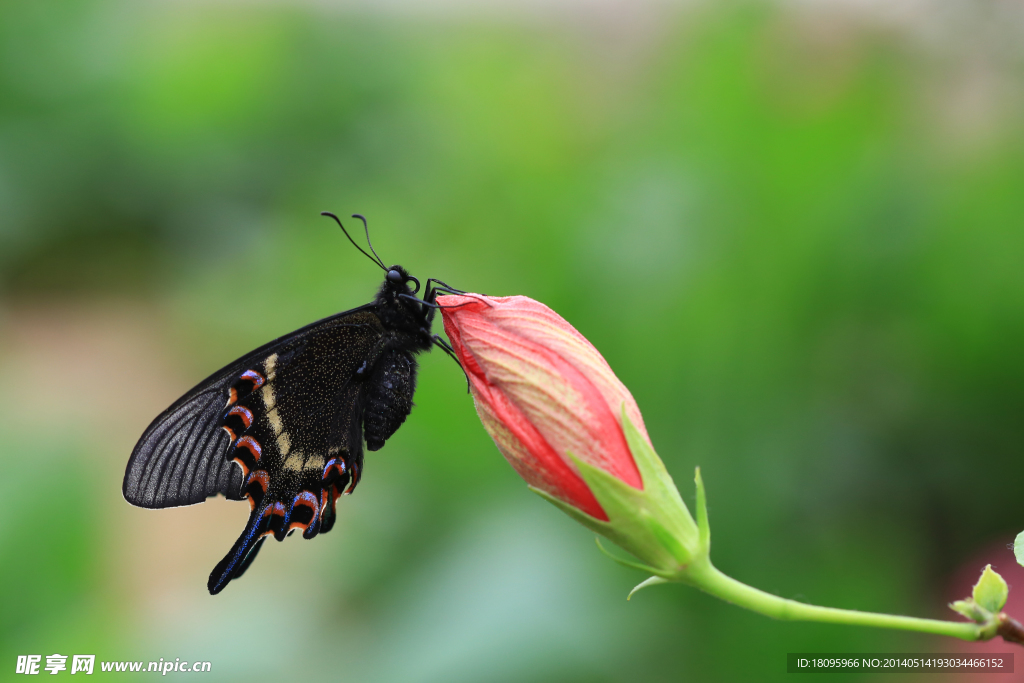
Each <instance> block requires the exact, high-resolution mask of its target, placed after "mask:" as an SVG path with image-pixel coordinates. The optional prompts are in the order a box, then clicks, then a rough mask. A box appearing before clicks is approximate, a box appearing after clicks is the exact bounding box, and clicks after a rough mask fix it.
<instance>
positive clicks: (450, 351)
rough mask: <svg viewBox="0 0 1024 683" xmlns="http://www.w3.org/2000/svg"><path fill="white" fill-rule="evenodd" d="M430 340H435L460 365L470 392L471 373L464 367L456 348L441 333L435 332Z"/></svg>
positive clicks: (467, 391)
mask: <svg viewBox="0 0 1024 683" xmlns="http://www.w3.org/2000/svg"><path fill="white" fill-rule="evenodd" d="M430 340H431V341H432V342H434V344H435V345H437V347H438V348H439V349H441V350H442V351H444V352H445V353H446V354H448V357H449V358H451V359H452V360H453V361H455V364H456V365H458V366H459V370H462V374H463V375H465V376H466V393H467V394H468V393H470V384H469V374H467V373H466V368H464V367H462V362H461V361H460V360H459V357H458V356H456V355H455V349H453V348H452V347H451V344H449V343H448V342H446V341H445V340H444V339H441V335H438V334H435V335H434V336H433V337H431V338H430Z"/></svg>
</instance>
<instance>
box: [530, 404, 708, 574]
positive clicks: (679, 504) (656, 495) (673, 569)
mask: <svg viewBox="0 0 1024 683" xmlns="http://www.w3.org/2000/svg"><path fill="white" fill-rule="evenodd" d="M622 429H623V434H624V435H625V437H626V443H627V445H628V446H629V448H630V452H631V454H632V456H633V461H634V463H636V467H637V470H638V471H639V473H640V479H641V482H642V486H643V488H641V489H637V488H634V487H632V486H630V485H629V484H627V483H625V482H624V481H622V480H620V479H618V478H617V477H615V476H613V475H611V474H609V473H608V472H606V471H604V470H603V469H601V468H599V467H595V466H594V465H591V464H589V463H587V462H584V461H582V460H580V459H579V458H577V457H576V456H575V455H573V454H572V453H567V454H566V455H567V456H568V457H569V459H570V460H571V461H572V463H573V464H575V465H576V470H577V472H578V473H579V475H580V478H582V479H583V483H584V484H586V486H587V488H589V489H590V491H591V493H593V495H594V498H595V499H596V500H597V502H598V504H599V505H600V506H601V509H602V510H603V511H604V513H605V515H606V516H607V517H608V520H607V521H604V520H600V519H597V518H595V517H592V516H590V515H588V514H587V513H585V512H582V511H581V510H579V509H578V508H575V507H573V506H572V505H570V504H568V503H566V502H564V501H562V500H559V499H558V498H555V497H554V496H552V495H551V494H549V493H547V492H545V491H542V490H540V489H538V488H536V487H533V486H531V487H530V490H531V491H533V492H534V493H536V494H537V495H538V496H540V497H541V498H544V500H546V501H548V502H549V503H551V504H552V505H554V506H555V507H557V508H558V509H559V510H561V511H562V512H564V513H566V514H567V515H569V516H570V517H572V518H573V519H575V520H576V521H577V522H579V523H580V524H582V525H583V526H585V527H587V528H588V529H591V530H592V531H595V532H597V533H598V534H600V535H602V536H604V537H605V538H607V539H609V540H611V541H612V542H613V543H615V544H616V545H618V546H619V547H621V548H622V549H623V550H625V551H627V552H629V553H630V554H632V555H634V556H635V557H636V558H638V559H639V560H640V562H639V563H632V562H627V561H625V560H620V559H618V558H615V557H614V556H612V558H613V559H614V560H615V561H616V562H619V564H623V565H625V566H630V567H632V568H634V569H641V570H643V571H645V572H648V573H650V574H654V575H655V576H657V577H661V578H663V579H671V580H679V579H680V577H681V576H682V575H683V574H684V573H685V571H686V566H687V565H688V564H689V563H691V562H692V561H693V560H694V559H695V558H706V557H707V553H708V549H707V541H708V540H709V539H710V532H709V531H708V529H707V510H706V506H705V504H704V492H703V483H702V482H699V481H698V508H699V509H698V514H699V515H701V516H702V520H703V522H702V524H703V529H698V526H697V523H696V522H695V521H694V519H693V517H692V516H691V515H690V511H689V510H688V509H687V507H686V503H684V502H683V499H682V497H681V496H680V495H679V491H678V489H676V486H675V482H673V481H672V477H671V475H669V473H668V470H666V469H665V465H664V463H662V462H661V458H659V457H658V454H657V453H655V452H654V449H653V448H651V446H650V444H649V443H647V440H646V439H645V438H644V436H643V434H641V433H640V430H639V429H637V428H636V426H635V425H634V424H633V423H632V422H631V421H630V420H629V416H628V415H626V407H625V404H623V406H622ZM698 478H699V473H698ZM601 549H602V551H604V548H603V547H602V548H601Z"/></svg>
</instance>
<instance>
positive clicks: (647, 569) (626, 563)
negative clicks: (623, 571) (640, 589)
mask: <svg viewBox="0 0 1024 683" xmlns="http://www.w3.org/2000/svg"><path fill="white" fill-rule="evenodd" d="M594 541H595V542H596V543H597V549H598V550H600V551H601V553H602V554H603V555H604V556H605V557H607V558H609V559H610V560H611V561H612V562H615V563H617V564H621V565H622V566H623V567H629V568H630V569H639V570H640V571H642V572H647V573H648V574H657V573H659V572H658V570H657V569H655V568H654V567H648V566H647V565H646V564H641V563H639V562H630V561H629V560H624V559H622V558H621V557H616V556H615V555H613V554H612V553H610V552H609V551H608V550H607V549H606V548H605V547H604V546H603V545H601V539H600V538H595V539H594ZM627 600H628V598H627Z"/></svg>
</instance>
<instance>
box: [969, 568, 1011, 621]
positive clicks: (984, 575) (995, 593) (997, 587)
mask: <svg viewBox="0 0 1024 683" xmlns="http://www.w3.org/2000/svg"><path fill="white" fill-rule="evenodd" d="M1009 594H1010V587H1009V586H1007V585H1006V581H1005V580H1004V579H1003V577H1001V576H999V574H997V573H996V572H995V571H993V570H992V565H990V564H989V565H986V566H985V568H984V569H983V570H982V571H981V578H980V579H978V583H976V584H974V591H973V592H972V593H971V597H972V598H974V602H976V603H977V604H978V605H979V606H980V607H982V608H983V609H985V610H987V611H988V612H991V613H993V614H995V613H998V612H999V611H1000V610H1001V609H1003V605H1005V604H1006V598H1007V596H1009Z"/></svg>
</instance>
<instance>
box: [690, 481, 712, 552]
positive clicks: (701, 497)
mask: <svg viewBox="0 0 1024 683" xmlns="http://www.w3.org/2000/svg"><path fill="white" fill-rule="evenodd" d="M693 483H694V484H696V485H697V531H698V533H699V538H700V547H701V548H703V550H704V552H705V553H709V552H710V551H711V526H710V525H709V524H708V499H707V494H705V493H704V479H703V478H701V476H700V468H699V467H698V468H697V469H696V471H695V473H694V475H693Z"/></svg>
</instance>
